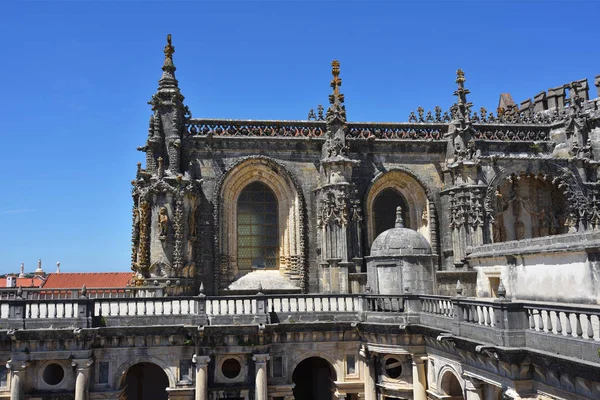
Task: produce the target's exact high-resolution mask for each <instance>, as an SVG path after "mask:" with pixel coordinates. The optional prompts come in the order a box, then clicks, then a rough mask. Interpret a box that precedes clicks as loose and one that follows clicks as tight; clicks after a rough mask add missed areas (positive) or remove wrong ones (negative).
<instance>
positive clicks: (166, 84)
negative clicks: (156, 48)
mask: <svg viewBox="0 0 600 400" xmlns="http://www.w3.org/2000/svg"><path fill="white" fill-rule="evenodd" d="M164 53H165V62H164V63H163V66H162V70H163V73H162V76H161V78H160V80H159V81H158V91H159V92H160V91H161V89H177V90H179V89H178V86H177V85H178V84H177V79H175V70H176V69H177V68H175V64H174V63H173V53H175V47H174V46H173V45H172V43H171V34H168V35H167V45H166V46H165V49H164Z"/></svg>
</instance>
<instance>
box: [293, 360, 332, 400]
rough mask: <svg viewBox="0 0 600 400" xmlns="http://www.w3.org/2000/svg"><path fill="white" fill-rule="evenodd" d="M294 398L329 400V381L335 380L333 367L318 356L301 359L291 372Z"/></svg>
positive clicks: (298, 399)
mask: <svg viewBox="0 0 600 400" xmlns="http://www.w3.org/2000/svg"><path fill="white" fill-rule="evenodd" d="M292 380H293V381H294V383H295V384H296V385H295V386H294V399H296V400H331V389H330V382H331V381H335V380H336V375H335V371H334V369H333V367H332V366H331V365H330V364H329V363H328V362H327V361H325V360H324V359H322V358H320V357H310V358H307V359H306V360H303V361H302V362H301V363H300V364H298V366H297V367H296V369H294V373H293V374H292Z"/></svg>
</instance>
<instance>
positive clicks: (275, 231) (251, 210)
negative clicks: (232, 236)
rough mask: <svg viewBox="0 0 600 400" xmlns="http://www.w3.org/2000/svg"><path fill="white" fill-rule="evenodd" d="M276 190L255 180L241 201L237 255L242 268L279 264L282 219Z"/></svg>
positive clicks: (239, 206)
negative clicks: (280, 223)
mask: <svg viewBox="0 0 600 400" xmlns="http://www.w3.org/2000/svg"><path fill="white" fill-rule="evenodd" d="M278 207H279V206H278V203H277V198H276V197H275V193H273V191H272V190H271V189H270V188H269V187H268V186H267V185H265V184H264V183H261V182H258V181H256V182H253V183H250V184H249V185H248V186H246V187H245V188H244V189H243V190H242V192H241V193H240V195H239V197H238V201H237V254H238V260H237V261H238V268H239V270H240V271H244V270H245V271H248V270H252V269H257V268H258V269H265V268H267V269H272V268H277V267H278V259H279V228H278V224H279V218H278Z"/></svg>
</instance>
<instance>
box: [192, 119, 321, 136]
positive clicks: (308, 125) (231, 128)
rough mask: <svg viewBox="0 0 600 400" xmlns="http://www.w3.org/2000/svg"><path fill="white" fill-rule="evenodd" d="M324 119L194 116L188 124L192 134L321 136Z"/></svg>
mask: <svg viewBox="0 0 600 400" xmlns="http://www.w3.org/2000/svg"><path fill="white" fill-rule="evenodd" d="M325 130H326V127H325V122H324V121H261V120H252V121H249V120H234V119H197V118H192V119H190V120H189V122H188V125H187V131H188V134H190V135H191V136H246V137H321V136H323V134H324V133H325Z"/></svg>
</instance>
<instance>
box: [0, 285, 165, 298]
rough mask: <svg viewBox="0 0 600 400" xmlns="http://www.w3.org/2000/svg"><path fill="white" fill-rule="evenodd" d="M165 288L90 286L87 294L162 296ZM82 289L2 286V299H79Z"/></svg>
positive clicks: (0, 291)
mask: <svg viewBox="0 0 600 400" xmlns="http://www.w3.org/2000/svg"><path fill="white" fill-rule="evenodd" d="M163 289H164V288H163V287H162V286H139V287H137V286H133V287H106V288H103V287H100V288H88V289H85V296H86V297H87V298H90V299H96V298H102V299H103V298H131V297H135V298H140V297H162V296H163V295H164V290H163ZM19 290H21V293H19ZM81 291H82V288H60V289H48V288H2V289H0V300H14V299H16V298H17V297H19V296H20V297H21V298H23V299H26V300H54V299H77V298H79V297H81Z"/></svg>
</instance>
